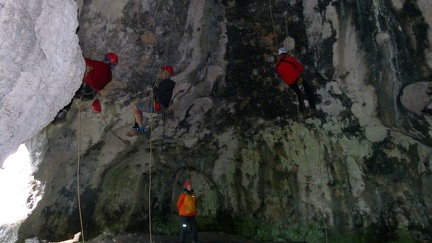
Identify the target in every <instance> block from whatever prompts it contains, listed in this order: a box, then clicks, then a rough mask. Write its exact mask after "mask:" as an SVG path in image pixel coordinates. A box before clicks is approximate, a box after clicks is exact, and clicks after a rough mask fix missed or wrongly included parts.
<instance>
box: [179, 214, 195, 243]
mask: <svg viewBox="0 0 432 243" xmlns="http://www.w3.org/2000/svg"><path fill="white" fill-rule="evenodd" d="M180 222H181V229H180V243H184V242H186V228H187V225H188V224H189V226H190V227H191V230H192V241H193V242H197V233H198V229H197V224H196V218H195V216H193V217H189V216H180Z"/></svg>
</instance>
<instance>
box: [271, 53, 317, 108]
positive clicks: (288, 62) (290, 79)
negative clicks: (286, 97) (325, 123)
mask: <svg viewBox="0 0 432 243" xmlns="http://www.w3.org/2000/svg"><path fill="white" fill-rule="evenodd" d="M278 55H279V59H278V61H277V62H276V72H277V73H278V74H279V76H280V77H281V78H282V80H283V81H284V82H285V83H286V84H287V85H288V86H289V87H290V88H291V89H292V90H293V91H294V92H295V93H296V94H297V97H298V102H299V110H300V112H301V113H304V111H305V104H304V100H303V98H304V95H303V92H304V93H305V94H306V96H307V99H308V102H309V108H310V109H311V110H315V108H316V107H315V101H314V93H313V92H312V89H311V88H310V87H309V85H308V83H307V82H306V81H304V80H303V78H302V77H301V73H302V72H303V71H304V67H303V65H302V64H300V62H298V61H297V59H295V58H294V57H292V56H288V52H287V50H286V49H285V48H283V47H282V48H279V50H278Z"/></svg>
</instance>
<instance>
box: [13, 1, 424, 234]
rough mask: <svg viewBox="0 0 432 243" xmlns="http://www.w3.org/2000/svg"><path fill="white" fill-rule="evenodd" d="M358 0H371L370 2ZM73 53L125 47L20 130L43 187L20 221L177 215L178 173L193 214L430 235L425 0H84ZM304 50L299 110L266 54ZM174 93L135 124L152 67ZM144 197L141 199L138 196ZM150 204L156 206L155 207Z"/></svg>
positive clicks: (248, 230) (257, 224) (317, 230)
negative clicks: (98, 73) (109, 73)
mask: <svg viewBox="0 0 432 243" xmlns="http://www.w3.org/2000/svg"><path fill="white" fill-rule="evenodd" d="M366 2H367V3H366ZM78 5H79V6H80V9H79V11H78V13H79V17H78V20H79V23H80V25H79V30H78V36H79V39H80V45H81V48H82V51H83V55H84V56H86V57H91V58H94V59H101V58H102V57H103V54H104V53H106V52H115V53H117V54H118V55H119V58H120V61H119V65H118V66H117V67H116V69H115V71H114V78H115V80H114V81H113V82H112V83H111V84H110V85H109V86H108V87H107V88H106V90H104V92H103V93H102V95H101V96H100V97H99V98H100V100H101V102H102V109H103V110H102V113H100V114H93V112H92V111H91V109H90V108H89V106H90V104H91V101H79V100H77V99H76V100H75V101H74V103H73V106H72V109H71V110H70V112H69V113H68V116H67V121H65V122H63V123H52V124H50V125H48V126H47V127H45V128H44V129H43V130H42V131H41V132H40V133H39V134H38V135H37V136H35V137H33V138H32V139H31V140H29V141H28V142H27V145H28V146H29V148H30V150H31V153H32V161H33V165H34V167H35V168H37V169H36V171H35V178H36V179H38V180H40V181H41V182H42V183H43V185H44V190H43V194H44V196H43V198H42V200H41V201H40V202H39V203H38V205H37V207H36V209H35V210H34V211H33V213H32V214H31V215H30V216H29V217H28V218H27V219H26V220H25V221H24V222H23V223H22V224H21V226H20V228H19V234H18V236H19V239H24V238H27V237H30V236H38V237H39V238H40V239H50V240H59V239H64V238H66V237H67V236H68V235H73V234H75V233H76V232H78V231H80V230H81V229H80V222H79V212H78V202H77V193H76V192H77V186H78V182H77V163H78V162H79V165H80V167H79V168H80V177H79V179H80V180H79V187H80V198H81V207H82V217H83V223H84V233H85V235H86V237H87V238H93V237H96V236H97V235H99V234H101V233H103V232H114V233H120V232H136V231H138V232H146V231H148V228H149V227H148V224H149V217H151V220H152V226H153V230H154V232H156V233H161V232H162V233H174V234H176V233H177V225H176V208H175V202H176V199H177V196H178V193H179V192H180V190H181V189H182V183H183V182H184V180H186V179H190V180H192V182H193V184H194V189H195V192H196V193H197V195H198V198H199V202H200V203H199V207H198V209H199V210H198V214H199V216H198V223H199V224H200V226H201V229H202V230H205V231H225V232H230V233H234V234H241V235H246V236H249V237H252V238H255V239H259V240H261V241H264V240H277V239H284V240H285V241H288V240H291V241H304V242H325V239H326V237H327V238H330V239H337V237H340V236H338V235H339V234H344V235H343V236H342V237H344V239H347V237H353V238H355V237H357V238H361V239H363V240H365V241H366V242H370V241H379V240H382V241H389V240H397V239H399V240H400V239H411V238H413V239H417V240H422V241H426V242H427V241H430V239H431V236H432V232H431V231H430V228H431V215H432V193H431V190H430V188H431V186H432V177H431V169H432V168H431V157H432V147H431V146H432V143H431V141H432V140H431V135H432V133H431V122H432V119H431V116H430V114H431V113H430V111H431V110H430V108H431V107H430V101H431V95H432V92H431V87H432V86H431V80H430V79H431V69H432V51H431V47H430V43H431V41H432V32H431V29H430V26H432V17H431V16H432V15H431V12H432V9H431V6H430V4H429V2H428V0H417V1H410V0H406V1H403V0H393V1H385V2H384V1H351V0H346V1H318V0H307V1H281V0H276V1H268V2H267V1H258V0H250V1H234V0H224V1H216V0H213V1H212V0H207V1H197V0H190V1H164V2H162V1H148V2H146V3H143V2H141V1H128V0H125V1H115V3H114V2H113V3H106V1H102V0H93V1H83V2H81V3H79V4H78ZM280 46H285V47H286V48H288V49H290V52H291V54H292V55H294V56H296V57H297V58H298V59H299V60H300V61H301V62H302V63H303V64H304V65H305V68H306V71H305V73H304V75H303V77H304V79H305V80H306V82H309V83H310V84H312V85H313V87H314V90H315V91H316V93H317V97H316V98H317V101H318V108H319V110H320V111H321V112H318V113H317V114H312V115H306V116H301V115H299V113H298V111H297V97H296V96H295V95H294V94H293V93H292V91H290V89H289V88H288V87H287V86H286V85H285V84H284V83H283V82H282V81H281V80H280V79H279V77H277V75H276V74H275V72H274V63H275V62H276V58H277V56H276V52H277V49H278V47H280ZM165 64H169V65H172V66H173V67H174V68H175V75H174V77H173V79H174V80H175V81H176V82H177V83H176V88H175V95H174V97H173V100H172V105H171V106H170V108H169V109H168V110H167V111H166V115H165V120H164V119H163V116H162V115H157V116H153V117H150V116H149V117H146V118H145V123H146V124H147V128H148V129H149V130H150V131H151V133H150V134H149V135H148V136H144V137H133V138H128V137H126V136H125V133H126V132H127V131H128V130H129V129H130V127H131V126H132V125H133V123H134V118H133V116H132V113H131V106H132V105H133V104H134V102H135V101H136V97H144V96H147V95H149V94H150V89H149V88H148V87H149V86H150V84H151V83H152V82H153V81H154V80H156V74H157V71H158V68H160V67H161V66H162V65H165ZM149 204H150V206H149ZM149 208H151V215H150V214H149Z"/></svg>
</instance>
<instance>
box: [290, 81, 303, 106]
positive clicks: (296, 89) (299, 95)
mask: <svg viewBox="0 0 432 243" xmlns="http://www.w3.org/2000/svg"><path fill="white" fill-rule="evenodd" d="M289 87H290V88H291V89H292V90H293V91H294V93H296V95H297V99H298V102H299V110H300V112H301V113H303V112H304V109H305V104H304V101H303V95H302V93H301V90H300V89H299V86H298V82H297V81H296V82H295V83H293V84H291V85H289Z"/></svg>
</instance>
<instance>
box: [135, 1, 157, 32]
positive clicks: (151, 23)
mask: <svg viewBox="0 0 432 243" xmlns="http://www.w3.org/2000/svg"><path fill="white" fill-rule="evenodd" d="M139 2H140V0H138V6H139ZM159 3H160V0H158V1H157V7H156V11H155V13H154V15H153V20H152V21H151V22H150V24H149V25H148V26H147V27H146V28H145V29H142V28H141V24H140V18H139V11H137V21H138V28H139V29H140V30H141V31H142V32H146V31H148V30H149V29H150V27H152V26H153V25H154V23H155V22H156V14H157V12H158V10H159ZM137 9H138V8H137Z"/></svg>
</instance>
